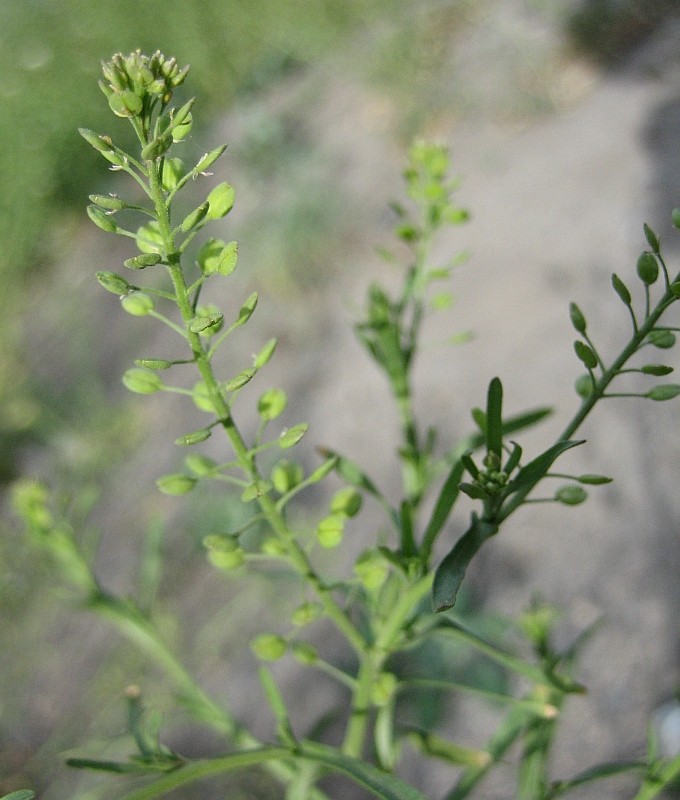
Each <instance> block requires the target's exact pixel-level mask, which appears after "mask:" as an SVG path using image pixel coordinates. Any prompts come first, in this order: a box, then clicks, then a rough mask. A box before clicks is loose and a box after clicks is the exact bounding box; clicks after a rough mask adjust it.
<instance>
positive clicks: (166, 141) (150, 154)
mask: <svg viewBox="0 0 680 800" xmlns="http://www.w3.org/2000/svg"><path fill="white" fill-rule="evenodd" d="M171 147H172V134H171V133H164V134H162V135H161V136H159V137H158V138H157V139H153V141H151V142H149V144H147V145H146V147H144V148H143V150H142V158H143V159H144V161H155V160H156V159H158V158H162V156H164V155H165V154H166V153H167V152H168V150H169V149H170V148H171Z"/></svg>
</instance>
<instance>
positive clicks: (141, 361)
mask: <svg viewBox="0 0 680 800" xmlns="http://www.w3.org/2000/svg"><path fill="white" fill-rule="evenodd" d="M135 364H136V365H137V366H138V367H144V368H146V369H170V367H171V366H172V361H168V360H167V359H166V358H136V359H135Z"/></svg>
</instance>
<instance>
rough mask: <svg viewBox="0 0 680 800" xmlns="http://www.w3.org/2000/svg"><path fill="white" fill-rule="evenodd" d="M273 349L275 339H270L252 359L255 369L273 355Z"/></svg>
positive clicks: (274, 347) (274, 348)
mask: <svg viewBox="0 0 680 800" xmlns="http://www.w3.org/2000/svg"><path fill="white" fill-rule="evenodd" d="M274 350H276V339H270V340H269V341H268V342H267V344H266V345H265V346H264V347H263V348H262V350H260V352H259V353H258V354H257V355H256V356H255V358H254V359H253V367H254V368H255V369H260V368H261V367H264V365H265V364H267V363H268V362H269V360H270V358H271V357H272V356H273V355H274Z"/></svg>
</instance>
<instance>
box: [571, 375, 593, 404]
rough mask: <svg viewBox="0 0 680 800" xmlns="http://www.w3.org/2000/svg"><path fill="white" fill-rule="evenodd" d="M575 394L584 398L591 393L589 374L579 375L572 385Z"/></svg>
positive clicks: (591, 386)
mask: <svg viewBox="0 0 680 800" xmlns="http://www.w3.org/2000/svg"><path fill="white" fill-rule="evenodd" d="M574 388H575V389H576V394H577V395H578V396H579V397H582V398H583V399H584V400H585V399H586V398H588V397H590V395H591V394H592V393H593V380H592V378H591V377H590V375H580V376H579V377H578V378H577V379H576V384H575V386H574Z"/></svg>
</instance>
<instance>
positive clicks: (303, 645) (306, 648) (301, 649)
mask: <svg viewBox="0 0 680 800" xmlns="http://www.w3.org/2000/svg"><path fill="white" fill-rule="evenodd" d="M291 650H292V653H293V656H294V657H295V658H296V659H297V660H298V661H299V662H300V664H316V662H317V661H318V660H319V654H318V653H317V651H316V647H314V645H311V644H308V643H307V642H293V644H292V645H291Z"/></svg>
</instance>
